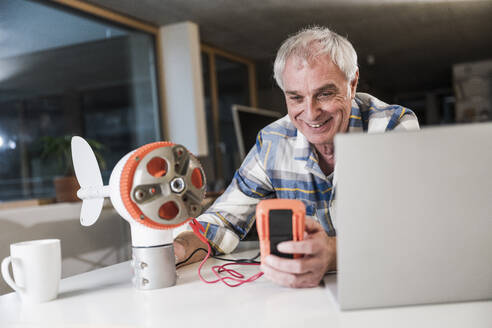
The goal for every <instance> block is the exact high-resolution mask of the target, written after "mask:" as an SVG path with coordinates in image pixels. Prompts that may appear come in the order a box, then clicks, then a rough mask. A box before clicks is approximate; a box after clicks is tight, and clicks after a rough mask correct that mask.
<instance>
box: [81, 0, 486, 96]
mask: <svg viewBox="0 0 492 328" xmlns="http://www.w3.org/2000/svg"><path fill="white" fill-rule="evenodd" d="M85 1H86V2H89V3H93V4H96V5H99V6H102V7H105V8H109V9H111V10H113V11H116V12H119V13H123V14H126V15H129V16H132V17H135V18H137V19H140V20H143V21H146V22H150V23H153V24H156V25H165V24H171V23H175V22H181V21H185V20H188V21H193V22H195V23H197V24H198V25H199V26H200V37H201V41H202V42H205V43H208V44H211V45H214V46H217V47H220V48H222V49H224V50H228V51H231V52H234V53H237V54H240V55H243V56H246V57H249V58H252V59H254V60H256V61H258V62H259V63H263V66H264V67H266V68H267V69H268V71H269V70H270V69H271V63H272V61H273V58H274V56H275V53H276V50H277V48H278V47H279V45H280V43H281V42H282V40H284V39H285V38H286V37H287V36H288V35H290V34H292V33H295V32H296V31H298V30H299V29H300V28H302V27H305V26H308V25H313V24H318V25H324V26H328V27H330V28H332V29H333V30H335V31H336V32H338V33H339V34H341V35H344V36H347V37H348V39H349V40H350V41H351V42H352V43H353V44H354V47H355V49H356V51H357V52H358V55H359V65H360V75H361V80H362V86H363V87H364V86H365V87H366V88H369V89H379V90H381V91H383V92H385V93H388V94H394V93H398V92H399V93H405V92H416V91H423V90H432V89H437V88H443V87H444V88H450V87H451V84H452V65H453V64H455V63H462V62H469V61H477V60H484V59H492V37H491V32H492V0H454V1H451V0H331V1H330V0H324V1H323V0H303V1H286V0H248V1H225V0H207V1H203V0H186V1H183V0H165V1H163V0H139V1H136V0H85ZM369 56H372V58H373V59H374V63H373V64H370V63H369V62H368V57H369ZM269 74H270V73H268V75H267V76H270V75H269ZM260 77H261V74H260ZM262 83H263V84H264V81H261V80H260V81H259V84H260V85H262ZM268 83H270V81H269V82H268ZM268 83H267V84H268Z"/></svg>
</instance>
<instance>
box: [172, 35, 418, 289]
mask: <svg viewBox="0 0 492 328" xmlns="http://www.w3.org/2000/svg"><path fill="white" fill-rule="evenodd" d="M274 74H275V79H276V81H277V83H278V85H279V86H280V88H281V89H282V90H283V92H284V95H285V99H286V103H287V109H288V115H287V116H285V117H283V118H281V119H279V120H278V121H276V122H274V123H272V124H270V125H269V126H267V127H265V128H264V129H262V130H261V131H260V133H259V134H258V138H257V141H256V145H255V146H254V147H253V148H252V149H251V151H250V152H249V154H248V156H247V157H246V159H245V160H244V162H243V163H242V165H241V167H240V168H239V170H238V171H237V172H236V174H235V176H234V179H233V181H232V182H231V184H230V185H229V187H228V188H227V190H226V192H225V193H224V194H223V195H222V196H221V197H220V198H218V199H217V201H216V202H215V203H214V204H213V205H212V206H211V207H210V208H209V209H208V210H207V211H206V213H204V214H202V215H201V216H199V217H198V221H199V222H200V223H201V224H202V225H204V226H205V229H206V233H205V235H206V238H207V239H208V240H209V241H210V243H211V245H212V246H213V248H214V249H215V251H216V252H224V253H229V252H231V251H233V250H234V249H235V247H236V246H237V244H238V242H239V240H240V239H241V238H243V237H244V236H245V235H246V234H247V233H248V231H249V230H250V228H251V226H252V225H253V224H254V222H255V217H254V214H255V208H256V205H257V204H258V202H259V201H260V200H262V199H267V198H289V199H300V200H302V201H303V202H304V204H305V205H306V215H307V218H306V228H305V229H306V238H305V240H303V241H298V242H294V241H290V242H283V243H280V244H279V245H278V251H279V252H282V253H300V254H303V255H304V256H303V257H301V258H298V259H289V258H280V257H277V256H275V255H270V256H269V257H267V258H266V261H265V263H263V265H262V270H263V271H264V273H265V276H266V277H268V278H269V279H271V280H272V281H274V282H276V283H278V284H280V285H284V286H290V287H313V286H317V285H318V284H319V282H320V281H321V279H322V278H323V275H324V274H325V273H326V272H327V271H330V270H335V269H336V233H335V231H336V230H335V227H336V217H335V213H334V208H333V205H334V200H335V187H336V186H335V184H336V170H335V167H336V165H335V162H336V159H335V156H334V154H335V153H334V151H335V150H334V144H333V139H334V137H335V135H336V134H337V133H353V132H363V131H364V132H386V131H390V130H410V129H418V128H419V124H418V121H417V118H416V117H415V115H414V113H413V112H412V111H410V110H409V109H407V108H404V107H401V106H398V105H388V104H385V103H384V102H382V101H380V100H378V99H376V98H375V97H373V96H371V95H368V94H363V93H356V87H357V81H358V78H359V71H358V68H357V54H356V52H355V50H354V48H353V47H352V45H351V44H350V42H349V41H348V40H347V39H345V38H343V37H341V36H340V35H338V34H336V33H334V32H332V31H330V30H329V29H327V28H321V27H314V28H308V29H305V30H302V31H300V32H299V33H297V34H296V35H294V36H292V37H290V38H288V39H287V40H286V41H285V42H284V43H283V44H282V46H281V47H280V49H279V50H278V53H277V58H276V60H275V64H274ZM361 169H363V168H362V167H361ZM354 206H357V204H354ZM174 246H175V252H176V256H177V260H178V261H182V260H183V259H186V258H187V257H188V256H189V255H190V254H191V253H192V252H193V251H194V250H195V249H197V248H198V247H205V246H204V245H203V244H202V243H201V241H199V239H198V238H197V237H196V236H194V235H193V233H192V232H182V233H181V234H179V236H178V237H177V238H176V239H175V242H174ZM203 255H204V254H203V253H201V254H198V253H197V254H195V255H194V256H193V257H192V258H191V259H190V261H189V262H194V261H197V260H199V259H201V258H203Z"/></svg>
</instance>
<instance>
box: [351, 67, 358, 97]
mask: <svg viewBox="0 0 492 328" xmlns="http://www.w3.org/2000/svg"><path fill="white" fill-rule="evenodd" d="M357 83H359V69H357V71H356V72H355V77H354V78H353V80H352V81H351V82H350V95H351V96H352V99H354V97H355V91H356V90H357Z"/></svg>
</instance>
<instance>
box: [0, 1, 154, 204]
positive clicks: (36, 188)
mask: <svg viewBox="0 0 492 328" xmlns="http://www.w3.org/2000/svg"><path fill="white" fill-rule="evenodd" d="M0 13H1V17H2V19H1V20H0V165H1V166H0V200H1V201H5V200H14V199H28V198H44V197H53V195H54V187H53V178H54V177H55V176H57V175H63V174H64V172H63V170H62V168H61V166H63V165H59V164H60V162H61V161H64V159H63V158H53V157H51V158H42V157H41V153H42V150H43V144H42V140H43V139H42V138H43V137H45V136H51V137H62V136H66V135H69V136H70V135H80V136H83V137H85V138H88V139H93V140H96V141H98V142H100V143H101V144H103V145H104V147H105V149H106V151H103V152H102V155H103V157H104V159H105V161H106V163H107V169H106V170H105V171H103V180H104V182H105V183H106V184H107V183H108V180H109V174H110V173H111V171H110V170H111V169H112V168H113V167H114V165H115V164H116V162H117V161H118V160H119V159H120V158H121V157H123V156H124V155H125V154H126V153H128V152H129V151H131V150H133V149H135V148H137V147H139V146H141V145H143V144H146V143H149V142H153V141H156V140H160V139H161V135H162V131H160V125H159V122H160V119H159V103H158V93H157V90H158V88H157V78H156V67H155V65H156V59H155V45H154V42H155V36H154V35H152V34H151V33H147V32H144V31H141V30H135V29H132V28H129V27H122V26H121V25H119V24H116V23H112V22H107V21H102V20H99V19H96V18H93V17H88V15H85V14H84V15H82V14H80V13H78V12H74V11H73V10H67V9H66V8H65V7H62V6H59V5H55V4H52V3H49V4H48V3H40V2H31V1H26V0H3V1H2V2H1V4H0ZM62 164H63V163H62Z"/></svg>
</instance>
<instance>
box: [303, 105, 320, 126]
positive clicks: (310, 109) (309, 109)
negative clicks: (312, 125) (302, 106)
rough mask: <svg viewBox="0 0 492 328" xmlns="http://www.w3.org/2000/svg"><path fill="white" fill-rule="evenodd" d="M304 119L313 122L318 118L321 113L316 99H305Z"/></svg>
mask: <svg viewBox="0 0 492 328" xmlns="http://www.w3.org/2000/svg"><path fill="white" fill-rule="evenodd" d="M305 112H306V119H308V120H310V121H312V122H314V121H316V119H317V118H318V116H319V114H320V113H321V108H320V107H319V103H318V102H317V101H316V99H311V100H308V101H307V104H306V111H305Z"/></svg>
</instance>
